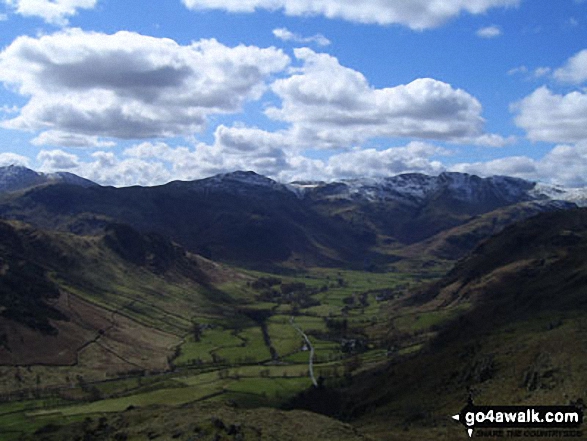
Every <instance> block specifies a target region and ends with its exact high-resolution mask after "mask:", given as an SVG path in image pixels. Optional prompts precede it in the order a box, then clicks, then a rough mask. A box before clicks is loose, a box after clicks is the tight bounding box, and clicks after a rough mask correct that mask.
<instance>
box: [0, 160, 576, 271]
mask: <svg viewBox="0 0 587 441" xmlns="http://www.w3.org/2000/svg"><path fill="white" fill-rule="evenodd" d="M0 189H3V193H2V196H1V197H0V216H2V217H3V218H5V219H15V220H20V221H24V222H27V223H30V224H33V225H36V226H38V227H41V228H45V229H56V230H60V231H68V232H73V233H76V234H85V233H90V232H95V231H98V230H101V229H103V228H104V226H105V225H107V224H109V223H112V222H115V223H124V224H128V225H130V226H132V227H133V228H136V229H137V230H139V231H141V232H143V233H147V232H156V233H158V234H161V235H163V236H166V237H169V238H171V239H172V240H174V241H176V242H177V243H179V244H181V245H182V246H184V247H185V248H186V249H188V250H189V251H191V252H194V253H198V254H200V255H202V256H204V257H207V258H211V259H214V260H219V261H225V262H229V263H234V264H238V265H241V266H243V265H244V266H248V267H255V268H266V267H268V266H271V267H275V265H276V264H277V265H281V266H290V267H307V266H312V265H343V264H344V265H351V266H353V267H355V268H360V269H364V268H371V269H377V268H383V267H387V266H389V265H391V264H392V263H393V262H395V261H397V260H398V259H400V258H401V257H402V255H401V254H402V252H401V250H402V249H404V248H405V247H406V246H409V245H414V244H417V243H422V242H423V241H430V240H431V239H432V238H433V237H435V236H436V235H438V234H442V233H443V232H446V231H448V230H450V229H454V228H457V227H463V226H464V225H467V224H470V223H471V222H474V221H476V222H477V224H478V223H479V219H478V218H479V217H480V216H484V218H485V220H486V222H488V223H489V227H487V226H486V227H485V229H484V234H483V235H480V236H483V237H487V235H490V234H493V233H495V232H497V231H499V229H501V228H503V226H505V224H507V222H503V221H500V219H502V218H503V215H502V213H503V210H507V211H508V212H509V218H511V219H512V220H519V219H520V218H524V217H526V216H529V215H533V214H536V213H538V212H541V211H551V210H557V209H567V208H571V207H573V206H575V205H576V204H583V203H584V202H585V199H584V195H585V194H586V193H585V192H579V191H577V190H576V191H568V190H564V189H560V188H555V187H547V186H544V185H539V184H536V183H533V182H529V181H525V180H522V179H517V178H510V177H499V176H498V177H490V178H480V177H477V176H473V175H468V174H463V173H442V174H440V175H438V176H427V175H423V174H404V175H399V176H393V177H388V178H381V179H354V180H346V181H340V182H293V183H289V184H281V183H278V182H276V181H274V180H272V179H269V178H267V177H264V176H261V175H258V174H256V173H254V172H242V171H239V172H234V173H227V174H221V175H216V176H213V177H210V178H206V179H201V180H195V181H174V182H170V183H168V184H165V185H161V186H154V187H139V186H134V187H125V188H115V187H103V186H99V185H96V184H93V183H91V182H90V181H87V180H85V179H83V178H78V177H75V175H70V174H63V173H62V174H56V175H52V174H41V173H37V172H34V171H32V170H29V169H26V168H23V167H17V166H11V167H4V168H2V169H0ZM569 200H572V202H571V201H569ZM514 207H516V208H514ZM512 211H514V212H515V213H516V214H515V215H513V214H512ZM489 213H494V214H493V215H490V214H489ZM485 230H486V231H485ZM477 231H479V229H477ZM453 233H454V232H453ZM457 235H458V234H457ZM479 238H482V237H479ZM452 240H453V241H454V240H455V239H454V234H453V239H452ZM465 242H466V241H465ZM476 243H477V242H474V243H470V244H468V246H466V247H465V248H466V249H465V250H464V251H467V250H470V249H472V248H471V247H472V246H474V245H475V244H476ZM462 252H463V250H460V251H458V253H461V254H462ZM458 253H457V254H458ZM449 254H450V253H449ZM445 257H448V258H455V257H459V256H458V255H447V256H445Z"/></svg>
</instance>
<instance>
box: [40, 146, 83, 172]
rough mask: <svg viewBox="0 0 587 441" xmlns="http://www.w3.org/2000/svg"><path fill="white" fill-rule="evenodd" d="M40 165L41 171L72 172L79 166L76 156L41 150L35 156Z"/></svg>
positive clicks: (57, 151) (61, 151) (58, 151)
mask: <svg viewBox="0 0 587 441" xmlns="http://www.w3.org/2000/svg"><path fill="white" fill-rule="evenodd" d="M37 160H38V161H39V162H40V163H41V166H40V170H42V171H48V172H52V171H60V170H73V169H76V168H78V167H79V166H80V161H79V158H78V157H77V155H74V154H71V153H67V152H64V151H63V150H43V151H41V152H40V153H39V154H38V155H37Z"/></svg>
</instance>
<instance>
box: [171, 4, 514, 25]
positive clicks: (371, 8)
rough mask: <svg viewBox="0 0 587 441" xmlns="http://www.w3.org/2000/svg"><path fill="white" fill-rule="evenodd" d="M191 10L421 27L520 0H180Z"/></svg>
mask: <svg viewBox="0 0 587 441" xmlns="http://www.w3.org/2000/svg"><path fill="white" fill-rule="evenodd" d="M182 1H183V3H184V4H185V5H186V6H187V7H188V8H189V9H193V10H201V9H222V10H226V11H230V12H253V11H255V10H256V9H267V10H271V11H275V10H283V12H284V13H285V14H286V15H291V16H307V15H322V16H325V17H327V18H333V19H343V20H347V21H351V22H358V23H376V24H380V25H389V24H401V25H405V26H408V27H410V28H411V29H416V30H422V29H428V28H434V27H437V26H440V25H442V24H443V23H445V22H446V21H448V20H450V19H452V18H455V17H457V16H459V15H460V14H461V13H463V12H467V13H470V14H482V13H484V12H486V11H487V10H489V9H491V8H496V7H508V6H517V5H519V4H520V1H521V0H409V1H406V0H364V1H356V0H182Z"/></svg>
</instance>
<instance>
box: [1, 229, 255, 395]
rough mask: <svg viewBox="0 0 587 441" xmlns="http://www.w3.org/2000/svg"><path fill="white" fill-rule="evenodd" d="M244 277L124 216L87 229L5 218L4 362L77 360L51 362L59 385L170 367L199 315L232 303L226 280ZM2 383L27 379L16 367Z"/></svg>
mask: <svg viewBox="0 0 587 441" xmlns="http://www.w3.org/2000/svg"><path fill="white" fill-rule="evenodd" d="M238 280H246V278H245V277H244V276H241V275H240V274H238V273H236V272H234V271H232V270H229V269H227V268H222V267H220V266H219V265H217V264H214V263H212V262H210V261H207V260H206V259H203V258H201V257H199V256H195V255H192V254H190V253H188V252H186V251H185V250H184V249H183V248H181V247H179V246H178V245H176V244H174V243H171V242H169V241H168V240H167V239H164V238H163V237H161V236H157V235H155V234H149V235H142V234H140V233H138V232H137V231H135V230H133V229H132V228H130V227H128V226H125V225H119V224H114V225H108V226H107V227H106V232H105V233H104V234H102V235H100V236H79V235H72V234H68V233H56V232H47V231H40V230H37V229H35V228H33V227H31V226H29V225H26V224H22V223H18V222H0V366H30V365H45V366H54V367H58V366H69V367H71V369H72V370H69V371H68V370H59V369H57V368H55V369H54V370H53V371H52V372H53V374H52V375H54V376H53V381H55V384H66V383H67V382H68V381H65V380H64V378H61V377H62V376H63V377H65V376H70V375H71V376H73V375H74V373H75V372H77V373H78V374H80V373H83V375H84V376H86V377H87V378H104V375H106V376H116V375H120V374H121V373H124V372H128V371H136V370H165V369H167V368H168V361H169V357H171V356H172V355H173V349H174V347H175V346H177V345H178V344H179V343H180V341H181V340H182V338H183V337H184V336H185V335H186V334H187V333H189V332H190V330H191V329H192V320H193V319H194V317H196V316H202V315H205V316H207V317H214V316H216V315H222V314H223V312H224V311H228V310H230V305H231V302H233V301H232V299H231V298H230V296H228V295H227V294H225V293H224V292H222V291H221V290H220V289H218V288H217V286H218V285H220V284H222V283H225V282H230V281H238ZM11 382H12V383H14V384H12V383H11ZM8 383H11V384H8ZM2 386H3V390H4V391H6V390H11V389H12V388H14V389H18V388H22V387H23V385H22V384H19V383H18V382H15V380H14V376H10V375H7V376H6V377H4V378H3V380H2Z"/></svg>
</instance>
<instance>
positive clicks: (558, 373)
mask: <svg viewBox="0 0 587 441" xmlns="http://www.w3.org/2000/svg"><path fill="white" fill-rule="evenodd" d="M586 253H587V210H586V209H577V210H572V211H566V212H556V213H544V214H540V215H538V216H536V217H533V218H531V219H528V220H526V221H524V222H521V223H518V224H515V225H512V226H510V227H508V228H506V229H505V230H504V231H503V232H502V233H500V234H498V235H496V236H495V237H493V238H491V239H489V240H487V241H486V242H484V243H483V244H482V245H481V246H479V247H478V248H477V249H476V250H475V252H474V253H473V254H472V255H471V256H470V257H468V258H466V259H464V260H463V261H461V262H460V263H459V264H458V265H457V266H456V267H455V268H454V269H453V270H452V271H451V272H450V273H449V274H448V275H447V276H446V277H445V278H443V279H441V280H440V281H439V282H437V283H435V284H434V285H432V286H431V287H429V288H427V289H425V290H423V291H421V292H420V293H419V294H417V295H414V296H413V297H411V298H410V300H409V301H410V304H412V305H418V304H419V305H422V306H423V307H424V306H426V307H427V308H428V307H434V308H437V309H438V308H440V309H442V308H444V307H447V306H449V305H456V304H458V305H461V306H462V307H466V308H467V309H466V311H467V312H466V313H464V314H463V315H462V316H461V317H459V318H458V319H456V320H455V321H453V322H451V323H449V324H448V325H446V326H444V327H443V328H441V329H438V330H437V331H439V334H438V336H437V338H436V339H435V340H434V341H433V343H432V344H431V345H430V346H429V347H428V348H427V349H426V350H424V351H423V352H421V353H419V354H418V355H417V356H413V357H407V358H405V357H404V358H403V359H397V360H395V361H394V362H392V363H390V365H389V366H388V367H387V368H385V369H383V370H381V371H378V372H371V373H367V374H364V375H363V376H361V377H358V378H357V379H355V382H354V386H352V387H351V388H350V389H349V390H348V391H347V392H348V393H349V394H350V397H351V398H350V399H349V401H348V402H349V405H348V406H347V408H346V411H347V412H348V413H347V415H354V416H355V417H358V420H357V423H358V424H359V425H361V426H363V427H364V428H365V429H366V430H368V431H369V432H371V433H373V434H378V435H382V434H384V433H385V434H386V436H387V438H386V439H398V440H399V439H401V440H411V439H414V440H415V439H419V440H428V439H430V440H432V439H456V437H457V436H463V435H464V434H463V433H462V432H463V431H462V427H459V425H458V424H454V422H453V421H451V419H450V415H452V414H454V413H455V412H458V411H459V410H460V408H462V406H463V405H464V404H465V403H466V399H467V396H468V393H469V391H471V392H472V393H473V398H474V400H475V403H476V404H478V405H490V404H502V405H504V404H507V405H520V404H528V405H530V404H534V405H564V404H569V402H571V401H573V402H576V401H577V400H579V399H584V397H585V388H584V385H585V384H586V382H587V373H586V372H587V371H586V370H585V367H586V366H587V357H586V356H585V354H587V340H585V338H584V331H585V329H586V328H587V295H586V294H587V291H586V288H585V287H586V286H587V261H586V260H585V255H586Z"/></svg>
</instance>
